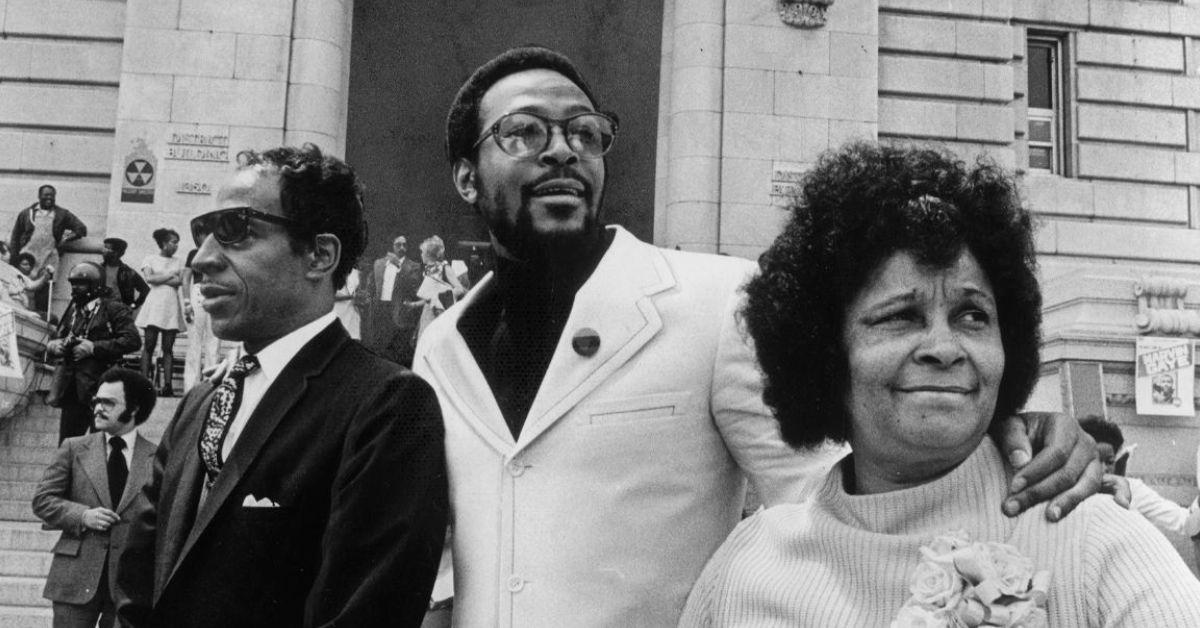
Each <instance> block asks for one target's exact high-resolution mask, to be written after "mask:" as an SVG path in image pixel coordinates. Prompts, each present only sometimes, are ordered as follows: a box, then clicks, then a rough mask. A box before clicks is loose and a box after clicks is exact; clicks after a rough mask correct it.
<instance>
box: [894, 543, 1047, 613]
mask: <svg viewBox="0 0 1200 628" xmlns="http://www.w3.org/2000/svg"><path fill="white" fill-rule="evenodd" d="M921 555H922V557H923V559H922V560H921V563H920V564H918V565H917V568H916V570H915V571H914V572H913V575H912V580H911V581H910V584H909V590H910V591H912V597H910V598H909V599H908V601H907V602H905V603H904V606H902V607H900V612H899V613H897V614H896V619H895V620H894V621H893V622H892V628H918V627H921V628H938V627H946V628H960V627H963V626H971V627H974V626H1006V627H1009V628H1043V627H1044V626H1046V625H1047V618H1046V591H1047V589H1049V587H1050V572H1048V571H1037V572H1035V571H1034V570H1033V561H1032V560H1030V559H1029V558H1027V557H1025V556H1022V555H1021V553H1020V552H1018V551H1017V549H1016V548H1015V547H1013V546H1011V545H1006V544H1004V543H982V542H974V543H973V542H971V540H970V538H969V537H968V535H967V533H966V532H961V531H959V532H952V533H950V534H947V535H944V536H939V537H937V538H935V539H934V540H933V542H932V543H930V544H929V545H926V546H924V547H922V548H921Z"/></svg>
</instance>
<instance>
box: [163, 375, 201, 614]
mask: <svg viewBox="0 0 1200 628" xmlns="http://www.w3.org/2000/svg"><path fill="white" fill-rule="evenodd" d="M200 385H201V386H207V387H208V389H207V390H204V391H203V392H197V393H189V395H188V397H186V398H185V400H184V401H185V402H186V405H185V406H184V407H181V408H180V411H179V414H178V415H177V416H176V418H175V421H182V422H183V423H182V425H181V428H182V429H183V432H182V433H181V434H180V435H179V436H177V437H175V436H173V437H172V439H171V446H172V447H173V449H172V450H171V452H170V456H169V457H168V459H167V468H166V470H165V471H164V472H163V479H164V481H163V486H162V487H161V490H162V493H161V494H160V495H159V505H160V507H164V506H165V507H166V508H168V509H169V510H170V513H171V514H170V517H168V518H167V525H166V528H165V529H164V530H161V531H160V535H161V538H162V539H163V540H164V545H163V548H162V549H163V556H159V557H157V558H156V559H155V562H157V563H159V564H165V565H169V566H170V567H169V568H170V573H171V575H174V573H175V570H176V569H177V568H178V567H179V557H180V556H181V555H182V551H183V545H184V542H185V541H186V540H187V539H188V536H189V532H190V531H191V529H192V522H193V521H194V517H193V513H194V512H195V509H196V501H197V500H198V499H200V485H201V482H202V481H203V480H202V479H201V478H202V477H203V473H202V471H201V462H200V451H199V444H200V431H201V429H202V427H203V425H204V417H206V416H208V409H209V407H210V406H211V405H212V398H213V392H214V391H215V390H216V387H215V386H213V385H211V384H208V383H202V384H200ZM193 397H195V399H194V400H193ZM169 579H170V577H169V576H168V578H167V579H165V580H163V582H162V585H163V586H161V587H160V586H158V585H157V584H156V586H155V592H154V595H155V602H157V601H158V599H157V596H158V595H159V594H161V593H162V589H163V588H164V587H165V585H166V582H167V581H168V580H169ZM156 580H157V579H156Z"/></svg>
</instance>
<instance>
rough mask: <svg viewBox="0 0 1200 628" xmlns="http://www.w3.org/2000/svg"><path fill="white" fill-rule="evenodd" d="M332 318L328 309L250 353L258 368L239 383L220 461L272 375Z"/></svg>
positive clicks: (222, 445) (259, 399) (272, 378)
mask: <svg viewBox="0 0 1200 628" xmlns="http://www.w3.org/2000/svg"><path fill="white" fill-rule="evenodd" d="M335 320H337V315H335V314H334V313H333V311H332V310H331V311H329V312H326V313H325V314H324V315H323V316H321V317H320V318H318V319H316V320H314V321H313V322H311V323H308V324H307V325H304V326H303V327H300V328H299V329H296V330H295V331H293V332H291V333H289V334H288V335H286V336H284V337H282V338H280V339H279V340H276V341H275V342H272V343H271V344H269V345H267V346H266V347H263V349H262V350H261V351H259V352H258V353H256V354H254V356H255V357H257V358H258V368H257V369H254V372H253V373H250V374H249V375H247V376H246V379H245V380H244V381H243V382H242V405H240V406H238V411H237V415H235V416H234V417H233V421H231V422H230V424H229V431H228V432H227V433H226V434H225V442H224V443H222V444H221V460H223V461H224V460H229V453H230V452H231V451H233V446H234V444H235V443H237V439H238V436H240V435H241V433H242V430H243V429H245V427H246V422H247V421H248V420H250V415H251V414H254V409H255V408H257V407H258V402H260V401H262V398H263V395H264V394H266V392H267V389H268V388H270V387H271V383H272V382H274V381H275V378H276V377H279V374H280V373H281V372H283V369H284V367H286V366H287V365H288V363H289V362H291V361H292V358H294V357H296V354H297V353H299V352H300V349H302V348H304V345H306V344H308V342H309V341H310V340H312V339H313V338H315V337H316V336H317V334H319V333H321V332H322V331H324V330H325V328H326V327H329V326H330V325H332V324H333V321H335Z"/></svg>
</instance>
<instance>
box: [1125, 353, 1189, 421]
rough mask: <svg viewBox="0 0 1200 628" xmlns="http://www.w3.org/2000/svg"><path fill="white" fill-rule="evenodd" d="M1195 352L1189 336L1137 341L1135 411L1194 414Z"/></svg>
mask: <svg viewBox="0 0 1200 628" xmlns="http://www.w3.org/2000/svg"><path fill="white" fill-rule="evenodd" d="M1195 364H1196V361H1195V351H1194V349H1193V348H1192V340H1191V339H1190V338H1154V337H1150V336H1143V337H1141V338H1138V340H1137V382H1136V384H1135V388H1136V391H1137V413H1138V414H1159V415H1162V414H1166V415H1171V416H1194V415H1195V414H1196V402H1195V399H1194V397H1193V396H1192V393H1193V388H1194V385H1195V379H1196V367H1195Z"/></svg>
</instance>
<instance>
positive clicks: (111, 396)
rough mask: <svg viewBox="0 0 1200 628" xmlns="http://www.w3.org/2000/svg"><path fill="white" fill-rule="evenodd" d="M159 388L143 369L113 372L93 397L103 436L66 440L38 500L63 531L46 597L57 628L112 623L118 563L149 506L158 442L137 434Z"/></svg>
mask: <svg viewBox="0 0 1200 628" xmlns="http://www.w3.org/2000/svg"><path fill="white" fill-rule="evenodd" d="M155 399H156V398H155V396H154V385H153V384H152V383H151V382H150V380H148V379H146V378H145V377H142V375H141V374H140V373H138V372H136V371H130V370H128V369H122V368H112V369H109V370H107V371H105V372H104V374H103V375H101V377H100V388H99V389H98V390H97V391H96V394H95V396H94V397H93V398H92V407H93V408H94V410H93V412H94V415H95V423H94V425H95V428H96V432H95V433H92V434H88V435H86V436H76V437H73V438H68V439H67V440H65V441H63V444H62V445H61V446H60V447H59V448H58V452H57V453H56V454H55V455H54V460H53V462H51V463H50V466H49V467H47V468H46V472H45V474H44V475H43V476H42V481H41V483H39V484H38V487H37V492H36V493H34V495H33V513H34V514H35V515H37V516H38V517H39V518H40V519H41V520H42V521H43V522H45V527H46V528H48V529H52V530H62V531H63V533H62V536H61V537H59V539H58V543H57V544H55V545H54V560H53V561H52V562H51V563H50V574H49V576H48V577H47V578H46V588H45V590H44V591H43V592H42V596H43V597H45V598H47V599H49V600H51V601H52V602H53V603H54V625H55V627H56V628H58V627H66V626H79V627H81V628H84V627H86V628H91V627H92V626H95V625H96V620H97V619H99V620H100V626H101V627H102V628H108V627H109V626H112V625H113V621H114V620H115V618H116V610H115V608H116V607H115V605H114V601H113V595H112V593H113V592H114V591H115V590H116V589H115V588H114V587H113V583H114V580H115V578H114V574H115V573H116V566H117V558H118V557H119V556H120V554H121V548H122V546H123V545H124V544H125V537H126V535H127V533H128V531H129V521H130V519H131V518H132V517H134V516H135V515H136V514H137V513H138V512H140V511H142V510H145V509H146V508H148V507H149V504H148V503H147V502H146V497H145V495H143V494H142V485H143V484H145V483H146V481H147V480H149V479H150V463H151V461H152V460H153V459H154V449H155V447H154V444H153V443H151V442H150V441H148V440H146V439H145V438H143V437H142V435H141V434H138V431H137V428H138V426H139V425H141V424H142V423H144V422H145V421H146V419H147V418H148V417H149V416H150V412H151V411H152V410H154V401H155Z"/></svg>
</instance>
